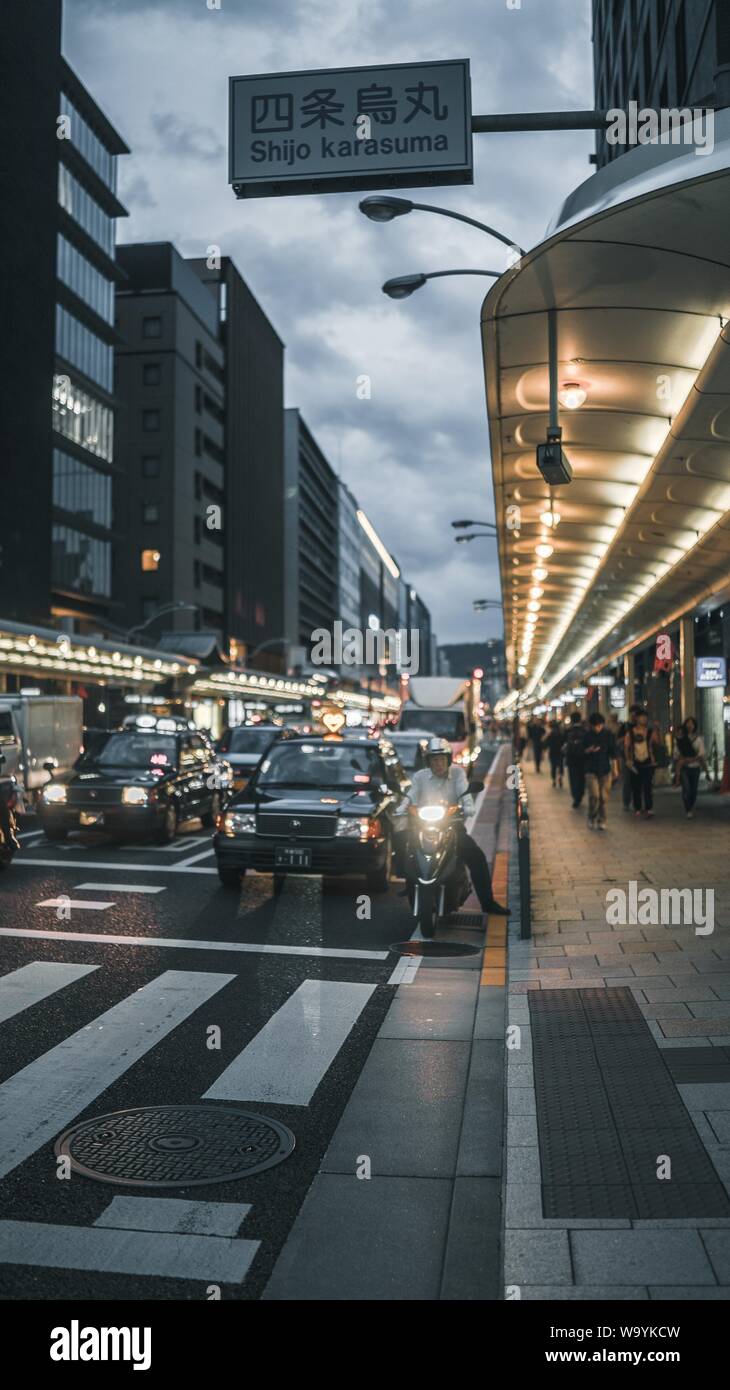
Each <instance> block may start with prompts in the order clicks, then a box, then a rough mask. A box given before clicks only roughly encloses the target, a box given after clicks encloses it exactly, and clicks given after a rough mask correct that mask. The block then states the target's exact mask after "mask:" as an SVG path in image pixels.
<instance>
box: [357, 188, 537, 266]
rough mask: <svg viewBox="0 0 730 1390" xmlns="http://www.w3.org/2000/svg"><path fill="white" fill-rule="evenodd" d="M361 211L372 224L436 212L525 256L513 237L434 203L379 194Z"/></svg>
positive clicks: (362, 205)
mask: <svg viewBox="0 0 730 1390" xmlns="http://www.w3.org/2000/svg"><path fill="white" fill-rule="evenodd" d="M360 211H361V212H362V213H364V214H365V216H366V217H369V218H370V221H371V222H392V221H393V220H394V218H396V217H404V216H405V214H406V213H407V212H436V213H438V214H439V215H440V216H441V217H453V219H454V221H455V222H466V223H467V224H468V225H469V226H470V227H478V229H479V231H480V232H486V233H487V235H488V236H493V237H496V238H497V241H501V242H504V245H505V246H509V248H510V250H511V251H516V252H517V255H518V256H520V257H522V256H524V254H525V252H524V251H523V249H522V247H521V246H518V245H517V243H516V242H514V241H512V239H511V237H507V236H503V235H502V233H501V232H497V231H495V229H494V227H488V226H487V224H486V222H477V221H476V218H474V217H466V216H465V214H464V213H463V212H452V211H451V209H450V208H439V207H435V206H434V204H433V203H412V202H411V200H410V198H392V197H390V196H389V195H387V194H381V193H377V194H375V195H374V196H373V197H371V198H363V200H362V202H361V203H360Z"/></svg>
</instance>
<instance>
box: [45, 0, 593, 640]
mask: <svg viewBox="0 0 730 1390" xmlns="http://www.w3.org/2000/svg"><path fill="white" fill-rule="evenodd" d="M210 3H211V4H214V0H210ZM513 6H514V7H513ZM63 43H64V53H65V56H66V57H67V58H68V60H69V61H70V62H71V64H72V65H73V66H74V68H75V69H76V71H77V72H78V74H79V76H80V78H81V80H82V81H83V82H84V83H85V85H86V86H87V87H88V88H89V90H90V91H91V93H92V95H93V96H94V97H96V99H97V100H98V101H99V103H100V104H101V106H102V107H103V109H104V110H105V111H106V113H107V115H108V116H109V118H110V119H111V120H112V121H113V122H114V124H115V125H116V126H117V127H118V129H119V131H120V133H121V134H122V135H123V137H124V139H125V140H126V142H127V144H128V145H129V146H130V149H131V151H132V154H131V155H130V156H129V157H127V158H124V159H123V160H121V161H120V164H121V172H120V196H121V198H122V201H123V202H124V203H125V205H126V206H127V207H128V209H129V213H130V216H129V218H128V219H126V220H125V221H124V222H122V223H120V224H119V240H120V241H145V240H169V241H173V242H174V243H175V245H176V246H177V247H178V249H179V250H180V251H181V252H182V254H183V255H186V256H199V255H204V254H205V248H206V247H207V246H209V245H211V244H213V243H214V244H216V245H218V246H220V247H221V250H222V252H223V253H224V254H227V255H230V256H232V257H233V259H234V260H235V262H236V264H237V265H238V267H239V269H240V271H241V272H242V274H243V275H244V277H245V278H246V280H247V281H248V283H249V284H250V286H251V288H252V290H253V292H254V294H255V295H256V296H257V298H258V299H259V301H260V303H261V304H262V306H263V308H264V309H265V311H266V313H267V314H268V315H269V317H270V319H271V321H272V323H273V324H274V327H275V328H276V330H277V331H278V333H279V334H280V336H281V337H282V338H283V340H284V342H285V343H286V349H287V351H286V403H287V405H296V406H298V407H299V408H300V410H301V411H302V413H303V415H304V417H305V419H306V420H307V423H308V424H309V426H310V428H311V429H312V430H313V431H314V433H315V435H316V436H317V438H318V440H319V442H320V444H321V446H322V448H323V449H324V451H325V453H326V454H327V456H328V458H329V459H330V461H331V463H332V465H333V466H334V468H335V469H336V470H337V471H338V472H339V473H340V474H341V475H342V477H343V478H344V479H345V481H346V482H347V484H348V485H349V487H350V488H351V489H352V491H353V492H354V493H355V495H356V497H357V498H358V500H359V502H360V505H361V506H362V507H364V509H365V511H366V512H367V513H368V515H369V517H370V519H371V521H372V522H373V524H374V526H375V527H376V528H377V529H378V531H379V532H380V534H381V536H382V538H383V540H384V541H385V543H386V544H387V545H388V546H389V548H390V549H391V550H392V552H393V554H394V555H395V556H396V558H397V560H398V563H399V564H400V566H401V568H402V570H403V572H404V574H405V575H406V576H407V578H408V579H409V580H410V582H411V583H413V584H415V585H416V587H417V588H418V589H419V591H420V593H421V594H422V595H423V598H424V600H425V602H426V603H427V604H428V605H429V607H430V609H431V612H432V614H433V617H434V621H435V627H436V631H437V632H438V636H439V640H440V641H441V642H449V641H452V642H453V641H466V640H477V639H479V638H480V637H483V636H485V635H494V634H497V633H501V623H500V620H499V615H498V614H494V613H489V614H474V613H473V611H472V600H473V599H474V598H482V597H494V596H499V576H498V570H497V566H496V556H495V547H494V545H493V544H492V543H491V542H490V541H475V542H473V543H472V544H471V545H468V546H464V545H455V544H454V541H453V536H454V532H453V531H452V530H451V528H450V526H449V522H450V521H451V520H452V518H455V517H457V516H465V515H466V516H469V515H474V516H477V517H479V518H488V517H490V516H492V515H493V502H492V485H491V471H490V466H489V442H488V434H487V423H486V410H485V400H484V381H483V374H482V366H481V349H480V341H479V314H480V308H481V302H482V299H483V297H484V293H485V289H486V287H487V285H488V282H487V281H484V280H481V279H479V278H477V277H465V278H464V279H457V278H454V279H447V280H444V281H436V282H431V283H430V284H429V285H427V286H426V287H425V288H424V289H423V290H421V291H420V292H419V293H418V294H416V295H414V296H413V297H412V298H411V299H409V300H407V301H405V302H401V303H396V302H393V301H391V300H389V299H387V298H386V297H385V296H384V295H382V294H381V292H380V286H381V284H382V282H383V281H384V280H386V279H388V278H389V277H390V276H393V275H401V274H405V273H408V272H411V271H428V270H441V269H452V268H456V267H473V268H477V267H482V268H488V269H496V270H501V269H503V268H504V266H505V264H506V258H505V252H506V248H504V247H502V246H501V244H500V243H499V242H496V241H494V240H492V239H490V238H488V237H486V236H484V235H483V234H482V233H480V232H478V231H476V230H472V229H470V228H468V227H464V226H463V225H459V224H458V223H454V222H451V221H449V220H447V219H446V218H434V217H431V216H429V215H427V214H418V213H413V214H412V215H411V216H410V217H404V218H401V219H400V220H399V221H397V222H395V223H393V224H391V225H390V226H387V225H386V226H378V225H376V224H374V223H370V222H368V221H367V220H366V219H365V218H364V217H362V215H361V214H360V213H359V212H358V209H357V202H358V199H357V197H356V196H355V195H353V194H349V193H337V194H329V195H327V196H326V197H312V196H309V195H306V196H298V197H296V198H273V199H254V200H251V201H244V202H238V201H237V200H236V198H235V197H234V195H233V193H232V192H231V191H230V189H229V187H228V183H227V177H228V164H227V148H226V144H227V124H228V123H227V102H228V77H229V76H230V75H234V74H239V73H257V72H281V71H289V70H294V69H297V68H302V69H306V68H319V67H323V68H324V67H335V66H338V67H344V66H347V65H348V64H352V65H357V64H366V63H371V64H377V63H382V62H414V61H418V60H427V59H443V58H469V59H470V60H471V74H472V108H473V110H474V112H478V113H487V112H508V111H531V110H562V109H565V110H570V109H582V108H585V107H590V106H592V104H593V89H592V77H591V45H590V0H521V4H520V3H519V0H448V3H444V0H397V3H395V0H220V9H216V8H211V9H209V8H208V0H65V3H64V39H63ZM474 146H475V177H474V184H473V186H466V187H463V188H455V189H450V188H443V189H434V190H431V191H429V192H426V191H424V192H422V193H420V194H419V192H418V191H413V190H409V191H408V192H407V196H410V197H414V198H416V199H418V198H419V196H420V197H422V198H423V200H424V201H427V202H428V201H430V202H434V203H441V204H443V205H444V206H446V207H451V208H454V209H455V210H457V211H461V212H464V213H467V214H468V215H469V216H471V217H476V218H478V219H479V220H480V221H484V222H487V223H489V224H490V225H491V226H495V227H498V228H499V229H500V230H502V231H504V232H505V233H506V234H507V235H509V236H510V237H512V238H514V240H515V241H516V242H518V243H519V244H520V245H522V246H527V247H529V246H532V245H534V243H535V242H537V241H539V240H540V239H541V237H542V235H543V233H544V230H545V228H546V226H547V224H548V222H549V220H550V217H551V215H552V213H553V212H554V210H555V209H556V208H557V207H558V206H559V204H560V202H561V200H562V198H563V197H564V195H565V194H566V193H567V192H568V191H569V190H570V189H571V188H573V187H575V185H576V184H578V183H581V182H582V181H583V180H584V179H585V178H587V177H588V176H589V174H590V173H591V166H590V165H589V163H588V154H589V151H590V150H591V149H592V148H593V136H592V135H591V134H589V133H583V132H580V133H576V134H572V133H553V134H550V133H546V134H540V135H536V134H521V135H477V136H475V137H474ZM363 374H366V375H368V376H369V377H370V379H371V383H372V387H371V398H370V399H369V400H359V399H358V396H357V390H356V381H357V378H358V377H360V376H361V375H363Z"/></svg>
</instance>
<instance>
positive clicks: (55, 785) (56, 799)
mask: <svg viewBox="0 0 730 1390" xmlns="http://www.w3.org/2000/svg"><path fill="white" fill-rule="evenodd" d="M66 796H67V792H66V788H65V787H64V786H63V784H62V783H61V782H51V783H50V784H49V785H48V786H47V787H44V788H43V800H44V801H48V802H50V803H52V804H53V805H56V806H58V805H60V804H61V802H63V801H65V800H66Z"/></svg>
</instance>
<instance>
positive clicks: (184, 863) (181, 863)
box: [177, 845, 215, 869]
mask: <svg viewBox="0 0 730 1390" xmlns="http://www.w3.org/2000/svg"><path fill="white" fill-rule="evenodd" d="M211 854H215V850H214V849H213V846H212V845H209V846H208V848H207V849H202V850H201V851H200V853H199V854H191V856H190V858H189V859H180V860H178V865H177V867H178V869H187V867H188V864H197V862H198V860H199V859H207V858H208V857H209V856H210V855H211Z"/></svg>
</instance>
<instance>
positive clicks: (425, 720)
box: [398, 676, 482, 768]
mask: <svg viewBox="0 0 730 1390" xmlns="http://www.w3.org/2000/svg"><path fill="white" fill-rule="evenodd" d="M479 693H480V683H479V680H478V679H477V677H475V676H472V677H471V679H467V680H459V679H457V678H456V677H454V676H412V677H411V679H410V681H409V683H408V697H407V699H406V700H405V701H404V703H403V705H402V706H401V712H400V718H399V720H398V728H399V729H400V730H402V731H403V732H406V731H407V730H408V729H428V730H429V731H430V732H431V733H433V734H436V735H437V736H438V737H439V738H446V739H448V740H449V743H450V744H451V747H452V750H453V755H454V762H457V763H461V764H462V765H463V766H464V767H467V768H468V767H469V765H470V764H471V763H474V762H476V760H477V758H478V757H479V751H480V748H481V738H482V726H481V721H480V718H479Z"/></svg>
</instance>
